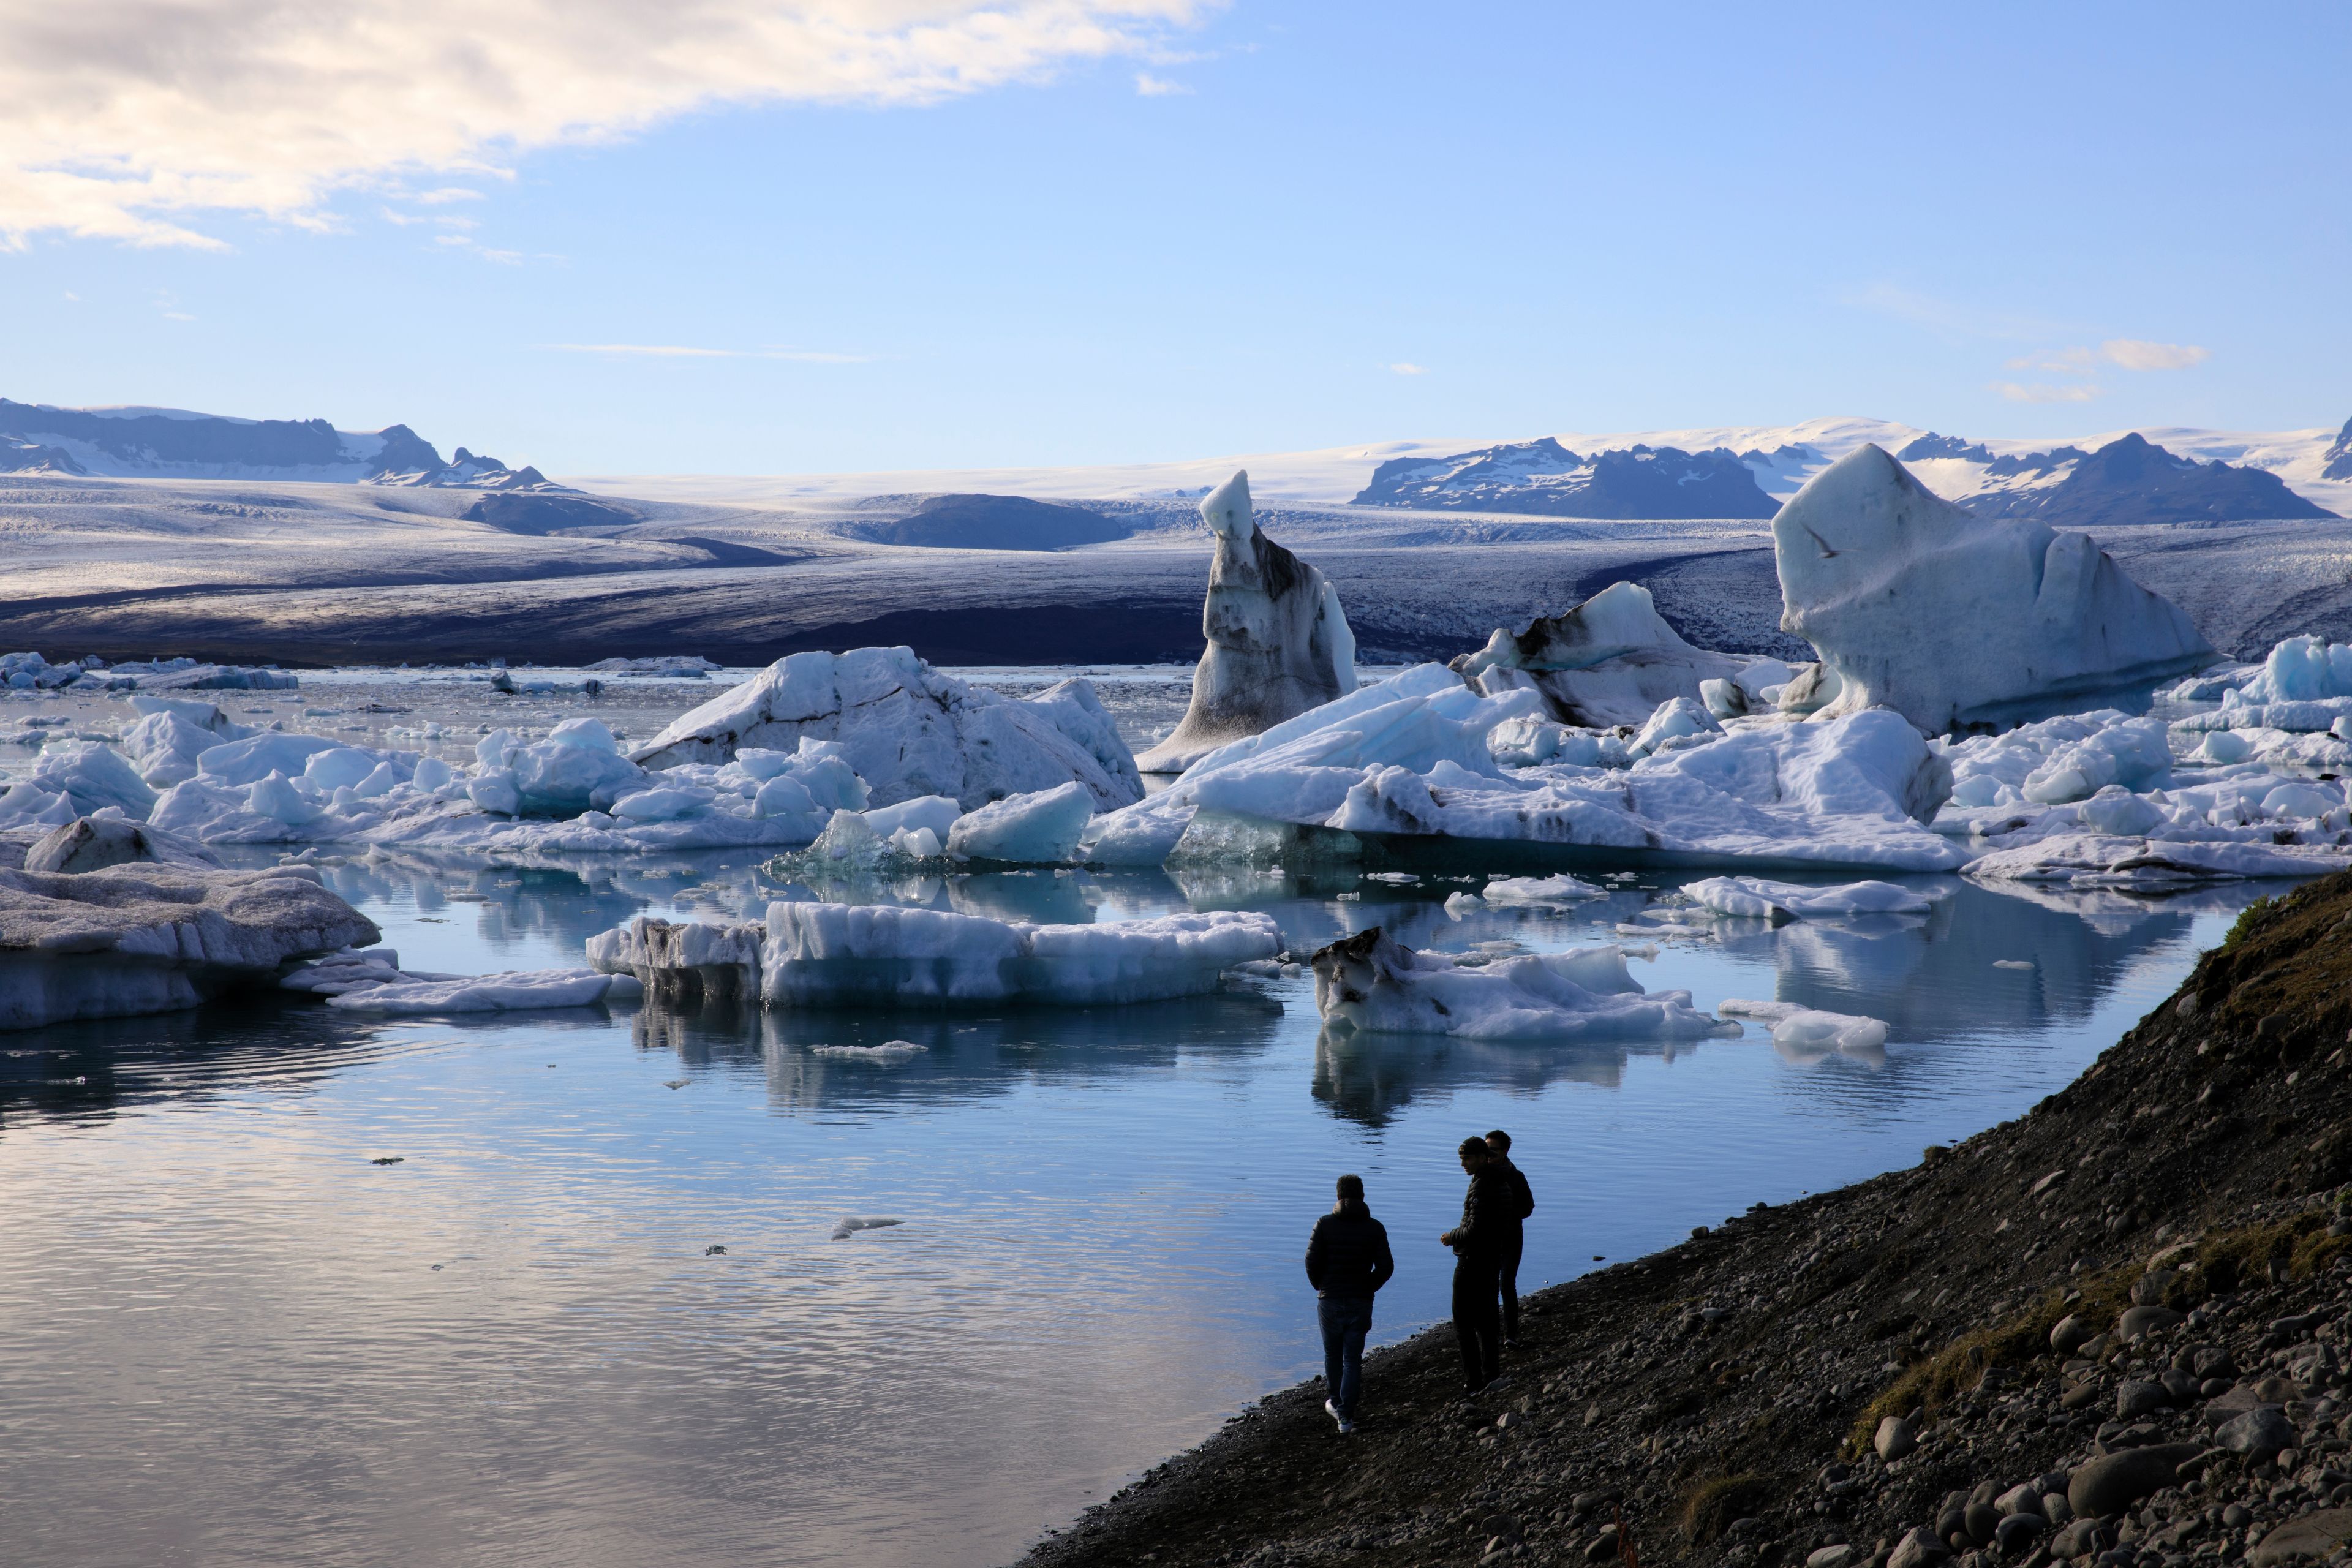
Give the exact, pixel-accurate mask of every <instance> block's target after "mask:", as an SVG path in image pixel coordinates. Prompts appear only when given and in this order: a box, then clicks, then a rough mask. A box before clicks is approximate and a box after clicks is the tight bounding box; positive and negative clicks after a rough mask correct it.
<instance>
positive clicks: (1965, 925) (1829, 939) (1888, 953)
mask: <svg viewBox="0 0 2352 1568" xmlns="http://www.w3.org/2000/svg"><path fill="white" fill-rule="evenodd" d="M1950 886H1951V888H1952V892H1951V896H1950V897H1949V898H1948V899H1946V900H1942V901H1941V902H1939V903H1938V904H1937V907H1936V909H1935V910H1934V911H1933V912H1932V913H1930V914H1929V915H1928V916H1927V918H1926V919H1924V920H1922V919H1920V918H1919V917H1917V916H1878V917H1874V918H1872V919H1869V920H1849V921H1796V922H1794V923H1791V924H1789V925H1783V926H1779V927H1769V926H1766V925H1764V924H1763V923H1762V922H1760V921H1757V922H1746V921H1724V922H1721V923H1720V924H1719V925H1718V927H1717V931H1718V933H1719V936H1720V940H1721V942H1722V945H1723V948H1724V950H1725V951H1726V952H1728V953H1731V954H1733V955H1735V956H1739V955H1745V956H1751V957H1758V958H1761V957H1766V956H1769V958H1770V959H1771V961H1772V963H1773V967H1774V970H1775V972H1776V981H1775V984H1774V986H1773V997H1774V999H1775V1000H1778V1001H1781V1002H1791V1003H1797V1004H1800V1005H1803V1006H1807V1007H1813V1008H1819V1009H1821V1010H1822V1011H1825V1012H1831V1013H1847V1014H1859V1015H1864V1016H1869V1017H1874V1018H1881V1019H1884V1020H1885V1022H1886V1023H1887V1025H1888V1026H1889V1028H1890V1030H1891V1031H1892V1033H1893V1036H1894V1037H1895V1038H1896V1039H1899V1040H1902V1041H1905V1042H1906V1043H1910V1042H1933V1041H1937V1040H1947V1039H1952V1038H1955V1037H1959V1036H1961V1035H1964V1034H1975V1033H1980V1032H1984V1031H1987V1030H2015V1031H2021V1032H2022V1031H2029V1030H2036V1029H2041V1028H2045V1027H2047V1026H2049V1025H2051V1024H2052V1023H2053V1022H2056V1021H2062V1020H2073V1019H2080V1018H2085V1017H2088V1016H2090V1015H2091V1014H2092V1012H2093V1011H2095V1009H2096V1008H2097V1007H2098V1006H2099V1005H2100V1004H2101V1003H2102V1002H2103V1001H2105V999H2106V997H2107V996H2108V995H2109V994H2111V993H2112V992H2113V991H2114V990H2115V988H2116V985H2117V984H2119V983H2120V982H2121V981H2122V980H2123V979H2124V978H2125V977H2126V974H2127V973H2129V972H2130V971H2131V969H2132V968H2133V966H2134V965H2135V963H2137V962H2138V961H2139V960H2140V959H2141V958H2142V957H2144V955H2145V954H2146V953H2147V951H2148V950H2149V949H2150V948H2151V947H2154V946H2157V945H2158V944H2160V943H2164V942H2178V941H2180V940H2182V939H2184V938H2186V937H2187V936H2188V935H2189V926H2190V921H2191V919H2192V917H2193V913H2194V911H2193V910H2190V909H2189V908H2188V907H2185V906H2184V905H2183V904H2181V903H2180V902H2179V901H2178V900H2168V901H2167V902H2165V903H2161V904H2155V903H2148V902H2145V901H2142V902H2139V903H2137V904H2132V905H2126V904H2125V903H2124V901H2123V900H2112V901H2111V902H2107V901H2101V900H2096V899H2092V900H2080V902H2081V904H2082V907H2081V908H2079V909H2077V908H2074V907H2069V905H2068V902H2067V901H2066V900H2062V899H2060V898H2057V897H2055V896H2048V897H2044V898H2042V899H2039V900H2036V899H2026V898H2009V897H2006V896H2004V895H2003V894H2002V893H2000V892H1995V891H1993V890H1991V889H1987V888H1984V887H1981V886H1979V885H1978V884H1976V883H1974V882H1969V881H1958V880H1956V881H1955V882H1954V883H1952V884H1950ZM1998 959H2009V960H2012V961H2023V962H2029V963H2031V964H2032V968H2030V969H2022V970H2021V969H1999V968H1995V967H1994V961H1995V960H1998Z"/></svg>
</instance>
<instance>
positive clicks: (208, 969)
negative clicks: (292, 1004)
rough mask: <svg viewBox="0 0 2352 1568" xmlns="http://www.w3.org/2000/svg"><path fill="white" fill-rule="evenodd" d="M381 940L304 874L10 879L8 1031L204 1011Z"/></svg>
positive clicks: (0, 1014) (3, 896) (4, 910)
mask: <svg viewBox="0 0 2352 1568" xmlns="http://www.w3.org/2000/svg"><path fill="white" fill-rule="evenodd" d="M377 935H378V932H377V931H376V928H375V925H374V923H373V921H369V920H368V919H367V918H366V917H365V916H363V915H362V914H360V913H359V912H358V911H357V910H353V909H352V907H351V905H349V904H347V903H345V902H344V901H343V900H341V899H339V898H337V897H336V896H335V895H334V894H332V893H331V892H329V891H328V890H327V889H325V888H324V887H322V886H321V885H320V882H319V880H318V874H317V873H316V872H314V871H308V870H305V869H303V868H276V869H271V870H267V871H227V870H217V869H211V868H198V867H191V866H177V865H157V864H121V865H114V866H109V867H106V868H102V869H100V870H95V871H86V872H80V873H62V872H42V871H26V870H0V1028H7V1029H25V1028H33V1027H36V1026H40V1025H43V1024H54V1023H58V1022H61V1021H64V1020H67V1019H73V1018H113V1017H127V1016H136V1015H140V1014H146V1013H165V1012H173V1011H176V1010H178V1009H180V1008H184V1007H193V1006H194V1005H197V1004H198V1003H200V1002H203V1001H205V1000H206V999H207V998H209V997H211V996H214V995H216V994H220V993H222V992H224V991H227V990H232V989H236V988H239V987H251V986H257V985H267V984H269V983H270V982H271V981H272V980H273V979H274V978H275V976H276V974H277V973H278V967H279V965H281V964H282V963H285V962H286V961H287V960H288V959H289V958H295V957H299V956H301V955H303V954H307V953H316V952H332V951H334V950H336V949H339V948H344V947H350V946H353V945H364V944H366V943H370V942H374V941H375V940H376V937H377Z"/></svg>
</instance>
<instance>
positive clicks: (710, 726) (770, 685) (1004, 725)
mask: <svg viewBox="0 0 2352 1568" xmlns="http://www.w3.org/2000/svg"><path fill="white" fill-rule="evenodd" d="M805 739H814V740H826V741H838V742H840V746H841V752H840V755H841V756H842V758H843V760H844V761H845V763H848V765H849V766H851V767H852V768H854V769H855V770H856V773H857V775H858V776H859V777H860V778H862V779H864V780H865V781H866V784H867V785H868V786H869V788H870V789H871V790H872V792H873V796H872V798H873V803H874V804H876V805H895V804H897V803H898V802H899V801H903V800H909V799H912V798H914V797H916V796H918V795H948V796H950V797H951V798H953V799H954V800H956V801H957V802H959V803H960V804H961V805H963V806H964V807H965V808H966V809H967V810H969V809H971V808H972V807H976V806H980V805H986V804H987V803H988V802H989V801H991V800H995V799H1001V798H1003V796H1005V795H1022V794H1027V793H1030V792H1032V791H1035V790H1042V789H1051V788H1054V787H1055V786H1056V785H1058V784H1066V783H1068V782H1070V781H1072V780H1076V781H1077V782H1078V783H1080V784H1085V785H1086V786H1087V789H1088V791H1089V792H1090V793H1091V794H1092V795H1093V796H1094V798H1095V802H1096V805H1097V807H1099V808H1100V809H1103V810H1110V809H1113V808H1116V807H1118V806H1122V805H1128V804H1129V803H1130V802H1133V801H1136V800H1138V799H1140V798H1141V797H1142V795H1143V784H1142V780H1141V779H1140V778H1139V776H1138V775H1137V773H1136V771H1135V763H1134V760H1133V758H1132V757H1130V756H1129V754H1128V752H1127V748H1126V747H1125V746H1124V745H1123V744H1121V743H1120V742H1119V741H1118V732H1117V731H1116V729H1115V728H1114V727H1113V726H1112V724H1111V722H1110V719H1109V715H1108V714H1107V713H1105V712H1104V711H1103V710H1102V705H1101V703H1100V701H1099V700H1097V699H1096V697H1095V695H1094V691H1093V689H1092V688H1091V687H1089V686H1087V684H1086V682H1084V681H1082V680H1069V681H1064V682H1063V683H1061V684H1060V685H1058V686H1055V687H1053V688H1050V689H1047V690H1045V691H1044V692H1041V693H1039V694H1038V695H1037V696H1036V697H1034V698H1029V699H1024V700H1018V701H1015V700H1009V699H1006V698H1003V697H1000V696H998V695H997V694H996V693H994V692H992V691H986V690H982V689H979V688H977V687H972V686H968V685H966V684H965V683H964V682H962V681H961V680H957V679H954V678H953V677H951V676H947V675H942V674H940V672H939V671H938V670H936V669H933V668H931V667H930V666H929V664H926V663H925V662H923V661H922V660H921V659H919V658H916V657H915V656H914V653H913V652H912V651H911V650H909V649H908V648H904V647H869V648H858V649H856V650H855V651H853V652H850V653H845V654H832V653H821V652H820V653H796V654H793V655H791V656H789V657H787V658H781V659H778V660H777V661H776V662H775V663H774V664H772V665H770V666H769V667H768V668H766V669H765V670H763V671H761V673H760V675H759V676H757V677H756V678H755V679H751V680H748V681H745V682H743V683H742V684H741V685H740V686H736V687H732V688H730V689H728V690H727V691H725V692H723V693H721V694H720V695H719V696H718V697H716V698H713V699H712V700H710V701H709V702H706V703H704V704H703V705H702V706H701V707H699V708H697V709H695V710H693V711H691V712H689V713H688V714H686V715H684V716H683V717H682V718H680V719H678V720H677V721H676V722H674V723H672V724H671V725H670V726H669V727H668V728H667V729H665V730H664V731H662V732H661V733H660V734H659V735H657V736H656V737H655V738H654V739H653V740H652V741H650V742H646V744H645V745H643V746H640V747H638V748H636V750H635V752H634V753H633V759H634V760H635V762H637V763H641V764H643V765H645V766H646V767H649V768H655V769H660V770H670V769H674V768H676V767H677V765H678V764H680V763H725V762H727V761H729V760H730V759H732V758H733V757H734V756H735V754H736V752H738V751H739V750H740V749H743V748H747V747H748V748H759V749H774V748H779V747H781V748H783V749H786V750H790V749H792V748H793V746H794V745H796V744H797V742H800V741H802V740H805ZM861 804H862V803H861Z"/></svg>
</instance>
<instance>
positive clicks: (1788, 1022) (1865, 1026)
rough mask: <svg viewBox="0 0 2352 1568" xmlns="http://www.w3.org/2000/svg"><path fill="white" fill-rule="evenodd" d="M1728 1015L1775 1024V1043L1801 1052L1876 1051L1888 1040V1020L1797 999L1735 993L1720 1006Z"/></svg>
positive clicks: (1846, 1052)
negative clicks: (1757, 998)
mask: <svg viewBox="0 0 2352 1568" xmlns="http://www.w3.org/2000/svg"><path fill="white" fill-rule="evenodd" d="M1716 1011H1717V1012H1718V1013H1721V1014H1722V1015H1723V1016H1726V1017H1727V1018H1753V1019H1755V1020H1756V1021H1757V1022H1759V1023H1760V1024H1769V1025H1770V1026H1772V1043H1773V1044H1774V1045H1776V1046H1785V1047H1790V1048H1791V1049H1793V1050H1797V1051H1801V1052H1812V1051H1837V1052H1840V1053H1841V1054H1843V1055H1846V1056H1855V1055H1861V1054H1864V1053H1867V1052H1871V1051H1874V1050H1876V1049H1877V1047H1880V1046H1883V1045H1885V1043H1886V1023H1885V1020H1884V1019H1881V1018H1872V1017H1867V1016H1863V1015H1860V1014H1854V1013H1825V1012H1823V1011H1822V1010H1821V1009H1820V1008H1818V1007H1806V1006H1802V1005H1799V1004H1797V1003H1794V1002H1749V1001H1743V1000H1742V999H1740V998H1738V997H1737V996H1735V997H1733V998H1731V999H1730V1000H1728V1001H1727V1002H1725V1003H1724V1004H1723V1005H1721V1006H1719V1007H1717V1009H1716Z"/></svg>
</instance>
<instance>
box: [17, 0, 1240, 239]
mask: <svg viewBox="0 0 2352 1568" xmlns="http://www.w3.org/2000/svg"><path fill="white" fill-rule="evenodd" d="M1218 4H1219V0H914V3H911V4H910V3H909V0H692V3H689V4H685V5H646V4H643V3H642V0H341V3H340V4H336V5H287V4H285V3H284V0H175V3H173V4H169V5H159V4H156V3H154V0H76V3H75V4H72V5H26V4H19V5H16V6H14V7H11V11H12V13H14V14H16V18H17V22H18V23H19V25H16V26H12V27H11V28H10V30H9V34H8V47H7V48H6V49H5V50H0V247H22V246H23V245H24V244H25V243H26V240H27V238H28V237H30V236H32V235H35V234H41V233H61V234H68V235H75V236H80V237H100V238H110V239H115V240H119V241H122V242H125V243H129V244H132V245H142V246H157V245H162V246H174V245H177V246H194V247H204V248H210V249H222V248H226V247H224V245H223V243H222V241H221V240H220V239H219V238H218V237H216V236H214V235H209V234H206V233H205V232H203V231H202V228H201V225H202V224H203V223H204V221H205V217H206V216H208V215H218V214H247V215H257V216H264V217H268V218H270V219H273V220H276V221H278V222H282V223H287V224H290V225H295V226H304V227H310V228H320V229H323V228H331V227H332V226H334V223H335V217H334V214H333V213H332V211H331V205H330V204H331V202H332V201H333V200H334V198H335V197H336V196H337V195H339V194H341V193H343V192H346V191H349V190H352V189H354V188H358V189H364V190H367V191H369V192H371V193H373V194H374V195H377V196H378V197H379V198H382V199H391V200H401V199H404V198H402V197H401V196H400V195H399V194H398V192H399V190H400V189H402V188H404V187H405V186H406V185H407V184H409V182H412V181H415V182H416V183H418V184H425V183H426V182H427V181H429V180H430V179H431V178H433V177H435V176H438V177H440V178H444V179H446V178H448V177H451V176H455V177H457V178H458V179H461V180H463V179H474V180H480V179H499V178H503V177H508V176H509V174H510V173H511V171H510V170H509V169H508V168H507V167H506V165H508V164H509V163H511V162H512V161H513V160H514V159H515V158H517V157H519V156H520V155H522V154H524V153H530V151H532V150H533V149H537V148H543V147H550V146H555V145H561V144H572V143H581V142H597V141H610V140H613V139H615V138H619V137H624V136H628V135H631V134H634V133H636V132H641V131H643V130H645V129H646V128H647V127H649V126H652V125H655V124H657V123H659V122H661V121H666V120H668V119H672V118H675V117H676V116H678V115H681V114H685V113H688V112H691V111H695V110H705V109H709V108H714V107H718V106H721V105H730V104H759V103H771V102H803V103H859V104H878V105H895V104H920V103H929V102H934V101H938V100H943V99H948V98H954V97H959V96H962V95H965V94H969V93H972V92H979V91H984V90H987V89H992V88H996V87H1001V86H1003V85H1005V84H1007V83H1012V82H1020V81H1029V80H1034V79H1038V78H1040V77H1043V76H1045V75H1047V74H1049V73H1051V72H1052V71H1053V70H1054V69H1055V68H1057V67H1058V66H1061V65H1063V64H1065V63H1066V62H1068V61H1072V60H1088V59H1103V58H1112V57H1117V56H1127V57H1130V58H1146V59H1148V58H1150V54H1151V52H1152V50H1153V49H1155V48H1156V47H1160V44H1161V43H1162V42H1163V40H1166V39H1167V38H1169V37H1170V36H1171V34H1172V33H1173V32H1174V31H1175V30H1176V29H1179V28H1182V27H1185V26H1190V25H1191V24H1192V23H1193V22H1194V21H1196V20H1198V19H1199V18H1200V17H1201V16H1203V15H1205V14H1206V13H1207V12H1208V11H1210V10H1212V9H1213V8H1215V6H1216V5H1218ZM420 176H422V178H420ZM462 189H464V187H463V186H460V185H457V184H446V185H428V187H427V188H426V189H425V193H424V194H423V195H419V196H416V197H415V198H408V199H414V200H415V201H417V202H420V203H423V204H424V205H440V204H442V203H445V202H454V201H466V200H471V199H475V196H474V194H470V193H469V194H467V195H456V194H453V193H456V192H457V191H460V190H462Z"/></svg>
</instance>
